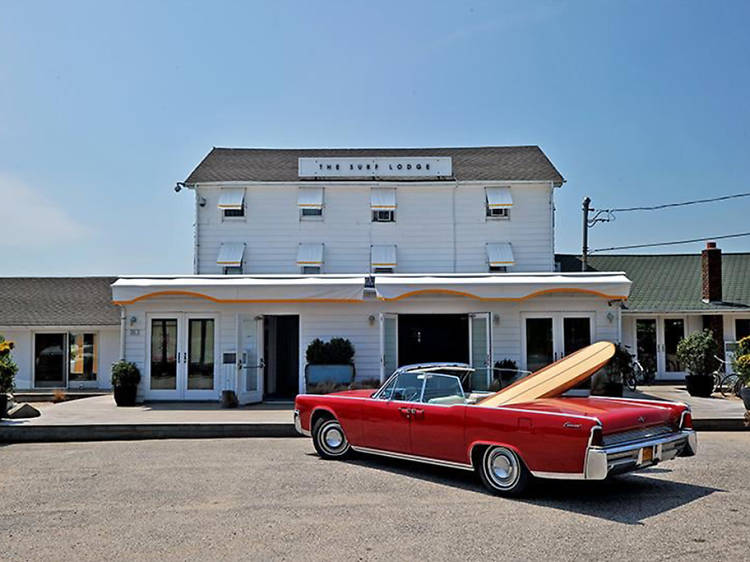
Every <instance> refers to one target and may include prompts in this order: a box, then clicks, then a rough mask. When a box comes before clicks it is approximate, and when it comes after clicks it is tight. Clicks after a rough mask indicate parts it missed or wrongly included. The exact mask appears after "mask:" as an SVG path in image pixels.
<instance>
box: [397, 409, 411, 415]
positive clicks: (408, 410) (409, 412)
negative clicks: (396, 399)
mask: <svg viewBox="0 0 750 562" xmlns="http://www.w3.org/2000/svg"><path fill="white" fill-rule="evenodd" d="M398 411H399V412H401V415H402V416H404V417H405V418H408V417H410V416H411V408H403V407H400V408H399V409H398Z"/></svg>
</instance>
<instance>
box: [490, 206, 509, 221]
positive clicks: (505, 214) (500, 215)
mask: <svg viewBox="0 0 750 562" xmlns="http://www.w3.org/2000/svg"><path fill="white" fill-rule="evenodd" d="M487 218H492V219H509V218H510V209H509V208H508V207H499V208H494V209H491V208H490V207H487Z"/></svg>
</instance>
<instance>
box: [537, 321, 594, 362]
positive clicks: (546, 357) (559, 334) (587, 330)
mask: <svg viewBox="0 0 750 562" xmlns="http://www.w3.org/2000/svg"><path fill="white" fill-rule="evenodd" d="M592 323H593V314H590V313H554V314H550V313H528V314H524V315H523V328H522V330H523V334H522V335H523V356H522V362H523V365H522V368H523V369H525V370H527V371H531V372H532V373H533V372H534V371H538V370H539V369H541V368H543V367H546V366H547V365H549V364H550V363H554V362H555V361H557V360H558V359H562V358H563V357H565V356H566V355H569V354H571V353H573V352H574V351H578V350H579V349H581V348H583V347H586V346H587V345H590V344H591V342H592V340H593V327H592Z"/></svg>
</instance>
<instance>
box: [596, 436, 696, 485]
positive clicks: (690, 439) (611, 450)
mask: <svg viewBox="0 0 750 562" xmlns="http://www.w3.org/2000/svg"><path fill="white" fill-rule="evenodd" d="M649 448H650V449H651V459H650V460H649V459H644V458H643V457H644V449H649ZM697 450H698V439H697V437H696V435H695V431H693V430H691V429H683V430H681V431H679V432H676V433H670V434H668V435H664V436H660V437H654V438H652V439H644V440H640V441H632V442H630V443H622V444H618V445H612V446H609V447H589V448H588V450H587V451H586V465H585V467H584V474H583V477H584V479H586V480H604V479H605V478H606V477H607V475H608V474H618V473H621V472H629V471H631V470H638V469H640V468H646V467H648V466H653V465H655V464H657V463H659V462H662V461H668V460H672V459H673V458H675V457H677V456H682V457H691V456H693V455H694V454H695V453H696V452H697Z"/></svg>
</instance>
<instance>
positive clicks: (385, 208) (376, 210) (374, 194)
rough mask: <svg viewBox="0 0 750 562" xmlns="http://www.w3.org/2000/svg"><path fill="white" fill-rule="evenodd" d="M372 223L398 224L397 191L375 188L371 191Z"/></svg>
mask: <svg viewBox="0 0 750 562" xmlns="http://www.w3.org/2000/svg"><path fill="white" fill-rule="evenodd" d="M370 210H371V211H372V222H396V190H395V189H393V188H382V187H373V188H372V189H371V190H370Z"/></svg>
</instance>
